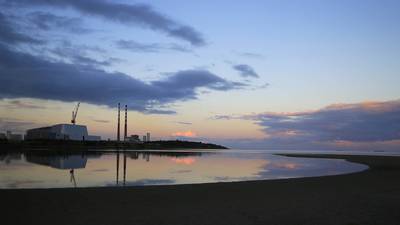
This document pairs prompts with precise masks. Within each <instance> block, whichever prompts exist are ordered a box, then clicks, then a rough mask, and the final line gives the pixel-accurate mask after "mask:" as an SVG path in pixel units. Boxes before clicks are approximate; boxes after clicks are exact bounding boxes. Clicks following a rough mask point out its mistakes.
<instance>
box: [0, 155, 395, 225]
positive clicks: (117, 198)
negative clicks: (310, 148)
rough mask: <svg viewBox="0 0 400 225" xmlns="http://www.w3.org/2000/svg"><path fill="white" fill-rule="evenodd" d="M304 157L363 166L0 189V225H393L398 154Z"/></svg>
mask: <svg viewBox="0 0 400 225" xmlns="http://www.w3.org/2000/svg"><path fill="white" fill-rule="evenodd" d="M291 156H295V155H291ZM302 156H304V155H302ZM307 157H330V158H343V159H347V160H349V161H352V162H358V163H364V164H367V165H369V166H370V169H368V170H366V171H363V172H359V173H353V174H347V175H336V176H325V177H313V178H296V179H285V180H267V181H250V182H234V183H216V184H196V185H176V186H151V187H150V186H147V187H127V188H112V187H111V188H78V189H70V188H66V189H48V190H45V189H42V190H0V199H1V201H0V205H1V218H0V219H1V220H0V221H1V222H0V223H1V224H4V225H19V224H41V225H47V224H49V225H55V224H59V225H63V224H65V225H76V224H82V225H91V224H93V225H103V224H104V225H106V224H107V225H119V224H132V225H133V224H166V225H179V224H199V225H206V224H213V225H217V224H227V225H234V224H283V225H284V224H292V225H300V224H310V225H316V224H332V225H333V224H335V225H341V224H343V225H355V224H360V225H361V224H362V225H365V224H383V225H390V224H400V157H383V156H339V155H330V156H326V155H313V156H310V155H308V156H307Z"/></svg>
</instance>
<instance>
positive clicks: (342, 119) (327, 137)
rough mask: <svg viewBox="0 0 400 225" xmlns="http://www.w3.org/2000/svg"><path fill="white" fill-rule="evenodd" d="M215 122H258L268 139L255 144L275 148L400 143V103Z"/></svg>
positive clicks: (264, 115)
mask: <svg viewBox="0 0 400 225" xmlns="http://www.w3.org/2000/svg"><path fill="white" fill-rule="evenodd" d="M213 119H244V120H252V121H255V122H256V123H257V124H259V125H260V126H261V127H262V130H263V131H264V133H265V134H266V136H267V138H266V139H264V140H258V141H256V142H259V143H258V144H259V145H264V146H268V147H276V148H283V147H284V148H292V147H295V148H296V147H297V148H311V147H314V148H317V147H321V148H323V147H324V146H325V147H326V145H324V143H330V144H332V146H331V147H337V148H340V147H354V146H356V145H357V144H358V143H382V144H383V143H384V142H386V143H391V142H392V143H394V142H396V141H399V140H400V100H397V101H388V102H367V103H358V104H335V105H331V106H328V107H326V108H323V109H321V110H317V111H309V112H296V113H261V114H252V115H244V116H237V115H220V116H215V117H213ZM254 142H255V141H254V140H253V143H254ZM244 143H246V140H244ZM247 143H248V142H247ZM358 146H361V145H358ZM363 146H364V145H363ZM374 146H376V145H374ZM364 147H365V146H364Z"/></svg>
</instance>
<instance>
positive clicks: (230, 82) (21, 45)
mask: <svg viewBox="0 0 400 225" xmlns="http://www.w3.org/2000/svg"><path fill="white" fill-rule="evenodd" d="M0 4H1V5H2V10H1V11H0V12H1V15H2V18H3V19H2V21H4V22H3V25H2V26H3V27H2V28H1V29H0V32H1V33H0V35H2V36H3V37H2V38H1V39H0V44H1V46H0V47H2V48H1V49H2V52H1V53H2V57H3V60H4V62H8V61H7V60H9V59H11V58H13V59H17V58H18V57H20V58H24V59H25V61H23V62H21V61H20V60H19V61H18V60H17V61H18V63H15V64H12V65H11V64H7V63H3V65H2V67H1V70H0V71H1V74H0V76H1V77H0V79H2V83H3V85H5V84H6V83H7V84H6V86H3V91H1V93H0V99H1V100H0V105H1V106H0V107H2V112H0V117H1V120H0V123H1V124H2V125H1V127H0V128H2V130H5V129H14V130H16V131H19V132H23V130H24V129H27V128H30V127H34V126H38V125H47V124H51V123H60V122H63V121H59V120H60V119H61V118H63V117H67V116H64V114H63V115H62V116H60V117H57V116H54V111H55V109H54V107H53V106H54V105H57V107H58V109H57V110H58V111H59V110H60V109H63V110H64V109H65V110H67V109H68V110H67V112H66V113H65V115H69V114H70V112H69V111H70V110H69V109H70V108H73V105H74V104H75V103H76V102H78V101H81V102H83V103H84V104H87V105H86V112H85V110H84V109H85V108H83V110H82V115H81V123H84V124H88V125H89V126H90V127H92V132H94V133H96V134H100V135H102V136H104V137H110V138H114V136H115V135H114V133H115V132H114V126H115V124H114V123H113V122H111V121H112V119H110V117H112V116H113V113H114V112H115V109H113V106H114V105H115V104H116V103H117V102H118V101H121V102H125V103H126V104H129V105H130V106H131V110H132V113H133V118H134V119H133V121H132V123H133V124H134V126H132V130H130V132H132V133H143V132H147V131H151V132H152V133H153V134H154V135H155V136H156V137H158V138H163V139H167V138H176V135H175V136H174V134H182V133H192V134H193V135H190V137H185V138H192V139H200V140H208V141H213V142H219V143H227V145H229V146H233V147H234V146H236V145H237V146H239V145H240V146H241V147H243V146H242V144H241V143H243V141H245V143H247V144H248V145H249V147H251V146H252V145H251V144H249V143H256V142H257V143H258V144H257V147H260V148H263V147H268V146H272V145H273V146H274V148H275V147H276V146H278V147H279V145H277V144H276V140H274V142H273V144H271V135H272V134H276V135H282V133H281V132H273V131H274V127H269V126H271V124H269V123H266V122H265V121H263V120H261V121H260V117H257V116H256V117H254V115H264V114H263V113H266V112H267V113H268V115H269V113H271V112H274V113H283V112H284V113H289V114H293V113H296V112H310V111H312V112H319V111H321V110H322V111H324V110H326V108H328V109H329V110H330V108H329V106H330V105H332V104H339V103H340V104H347V106H349V107H350V106H351V107H352V112H353V111H354V112H353V113H354V116H355V117H357V115H358V116H359V114H357V113H360V112H361V111H362V112H363V113H365V112H364V111H365V110H366V111H368V110H371V108H369V106H371V104H372V105H373V106H374V107H376V106H379V107H382V108H385V109H387V108H390V110H389V111H387V110H380V111H379V113H383V114H382V115H381V116H382V117H385V116H387V115H386V114H385V113H390V114H391V113H393V112H395V111H396V110H398V108H397V105H398V100H399V94H400V91H399V88H398V84H399V83H400V74H399V71H400V63H399V59H400V46H399V40H400V28H399V26H398V21H400V14H399V13H398V12H399V9H400V3H399V2H398V1H361V0H358V1H356V0H352V1H317V0H315V1H294V0H293V1H248V2H245V1H243V2H232V1H217V2H215V1H194V2H190V3H187V2H183V1H149V2H132V1H63V0H59V1H46V0H37V1H23V0H18V1H7V0H3V1H0ZM0 37H1V36H0ZM21 37H23V38H22V39H21ZM13 66H14V67H13ZM21 67H24V68H26V71H25V73H21V71H20V70H18V69H20V68H21ZM43 68H52V70H51V71H57V74H58V75H59V76H57V77H54V76H52V73H51V72H49V71H50V70H49V69H43ZM130 77H131V78H132V79H130ZM114 78H115V79H114ZM70 79H72V80H70ZM46 80H48V81H49V82H50V83H52V84H53V85H51V86H49V84H46V82H45V81H46ZM68 82H71V83H73V84H74V85H72V84H69V85H65V83H68ZM114 82H115V83H114ZM112 83H113V85H111V84H112ZM57 85H58V86H57ZM12 87H13V88H12ZM63 88H65V89H63ZM19 89H23V90H25V91H15V90H19ZM70 92H74V93H70ZM366 102H367V103H369V104H370V105H368V107H364V106H365V105H366ZM354 104H358V105H354ZM387 105H389V106H390V107H387ZM393 105H394V106H395V107H394V106H393ZM32 106H37V107H33V110H35V111H37V113H32V111H30V110H26V109H32ZM83 106H84V105H83ZM344 108H346V110H347V108H348V107H344ZM21 109H22V110H21ZM335 110H343V107H340V109H338V108H335ZM16 111H17V113H16ZM24 111H25V112H24ZM93 112H98V113H96V115H97V117H96V119H93V116H92V115H93ZM335 112H336V111H335ZM374 112H376V111H374ZM338 113H339V112H338ZM341 113H342V112H340V113H339V114H340V115H342V114H341ZM34 115H49V116H48V117H47V118H51V119H47V120H45V119H43V118H42V117H40V116H36V117H35V116H34ZM248 115H253V117H252V119H249V117H248ZM312 115H316V116H319V115H320V114H319V113H314V114H312ZM223 116H225V117H223ZM246 116H247V117H246ZM215 118H225V119H215ZM226 118H229V119H226ZM243 118H245V119H243ZM262 118H263V119H265V117H262ZM368 118H369V117H368ZM373 118H374V119H376V117H373ZM68 119H69V118H68ZM135 119H136V120H135ZM397 119H398V118H397V117H394V118H393V121H391V122H393V123H397V122H400V121H398V120H397ZM94 120H97V121H100V120H102V121H109V122H108V123H101V124H99V123H95V122H93V121H94ZM32 121H33V122H32ZM66 121H68V120H67V119H66ZM343 121H347V120H343ZM180 122H183V123H180ZM368 122H370V123H371V122H373V121H368V120H366V121H365V123H368ZM326 123H327V124H329V123H330V122H329V121H327V122H326ZM189 124H190V125H189ZM267 124H268V125H267ZM275 125H276V124H275ZM352 125H354V124H352ZM13 126H14V127H13ZM363 126H364V125H363ZM130 127H131V126H130ZM268 127H269V128H270V129H269V130H268ZM368 127H369V129H371V133H374V132H375V128H376V127H374V126H368ZM285 129H287V132H288V134H290V135H289V136H290V138H293V137H292V136H293V134H297V133H296V132H292V130H290V127H286V126H285ZM397 129H398V128H397V127H395V128H393V129H392V132H394V133H399V135H400V131H399V130H397ZM188 131H190V132H188ZM302 132H305V131H304V130H303V129H302ZM310 132H311V131H310ZM324 132H325V131H324ZM389 136H390V135H389ZM391 137H392V138H390V140H386V139H383V140H381V141H384V142H385V141H390V142H391V143H390V145H391V146H392V145H393V143H392V142H393V141H396V140H397V139H400V137H399V138H397V136H391ZM179 138H182V137H179ZM288 138H289V137H288ZM313 138H314V139H312V140H311V139H309V140H307V141H308V142H307V144H304V145H302V146H305V147H304V148H307V147H310V148H311V147H313V143H314V142H315V141H316V140H317V139H318V138H315V136H313ZM253 139H254V140H256V141H252V140H253ZM342 139H343V140H342ZM249 140H250V141H249ZM318 140H319V139H318ZM291 141H293V139H291V140H286V139H285V140H280V142H282V143H281V144H282V146H285V147H287V143H291ZM319 141H320V140H319ZM323 141H331V142H335V141H351V142H354V141H356V142H357V144H358V145H359V144H360V143H359V142H363V143H364V142H368V140H366V139H362V141H360V140H352V139H351V138H349V139H348V140H347V139H346V138H344V137H341V140H336V139H335V140H325V139H324V140H323ZM370 141H371V142H374V143H375V144H382V143H376V142H377V141H378V140H377V139H376V138H375V139H374V138H372V139H371V140H370ZM238 143H240V144H238ZM331 144H332V143H329V147H331ZM341 144H342V143H341ZM294 145H295V144H294ZM383 145H384V146H385V147H387V143H384V144H383ZM321 146H322V147H326V146H325V145H320V144H318V146H317V147H318V148H321ZM314 147H315V146H314Z"/></svg>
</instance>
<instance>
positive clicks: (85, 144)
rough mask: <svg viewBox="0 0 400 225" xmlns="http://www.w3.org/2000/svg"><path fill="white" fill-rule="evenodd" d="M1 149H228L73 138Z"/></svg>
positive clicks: (11, 144) (175, 142) (3, 144)
mask: <svg viewBox="0 0 400 225" xmlns="http://www.w3.org/2000/svg"><path fill="white" fill-rule="evenodd" d="M0 149H1V150H0V151H15V150H21V151H26V150H40V149H52V150H58V151H71V150H74V151H84V150H123V149H127V150H128V149H132V150H140V149H156V150H171V149H227V148H226V147H224V146H221V145H216V144H210V143H203V142H191V141H180V140H171V141H151V142H143V143H134V142H118V141H72V140H29V141H18V142H16V141H7V140H1V141H0Z"/></svg>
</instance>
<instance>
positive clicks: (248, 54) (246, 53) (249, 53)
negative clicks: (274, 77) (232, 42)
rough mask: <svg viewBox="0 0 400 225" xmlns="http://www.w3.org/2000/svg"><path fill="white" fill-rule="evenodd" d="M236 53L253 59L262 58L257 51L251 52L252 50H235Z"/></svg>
mask: <svg viewBox="0 0 400 225" xmlns="http://www.w3.org/2000/svg"><path fill="white" fill-rule="evenodd" d="M236 54H237V55H239V56H243V57H247V58H254V59H262V58H264V56H263V55H261V54H258V53H252V52H236Z"/></svg>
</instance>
